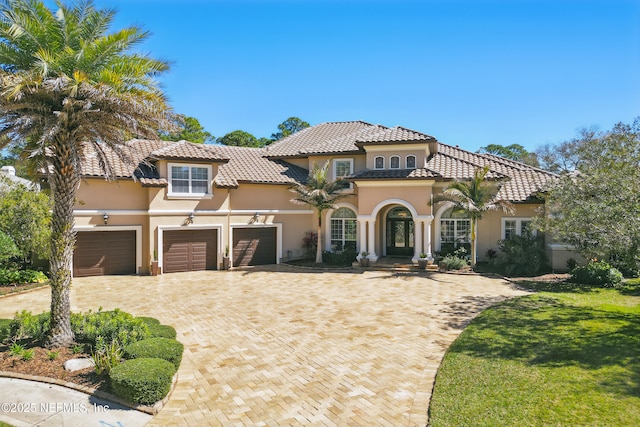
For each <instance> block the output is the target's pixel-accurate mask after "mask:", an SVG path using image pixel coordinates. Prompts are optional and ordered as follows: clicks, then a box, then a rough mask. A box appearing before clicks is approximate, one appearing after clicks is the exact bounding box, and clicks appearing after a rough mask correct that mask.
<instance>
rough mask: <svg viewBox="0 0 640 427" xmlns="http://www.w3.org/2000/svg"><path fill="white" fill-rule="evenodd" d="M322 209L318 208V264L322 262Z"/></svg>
mask: <svg viewBox="0 0 640 427" xmlns="http://www.w3.org/2000/svg"><path fill="white" fill-rule="evenodd" d="M321 233H322V211H320V210H318V247H317V248H316V264H322V236H321Z"/></svg>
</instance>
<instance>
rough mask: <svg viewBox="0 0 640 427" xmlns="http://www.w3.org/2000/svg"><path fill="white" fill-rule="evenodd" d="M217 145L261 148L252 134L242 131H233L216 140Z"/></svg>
mask: <svg viewBox="0 0 640 427" xmlns="http://www.w3.org/2000/svg"><path fill="white" fill-rule="evenodd" d="M216 142H217V143H218V144H222V145H229V146H233V147H261V145H260V144H261V143H260V141H259V140H258V138H256V137H255V136H253V135H252V134H250V133H249V132H245V131H243V130H234V131H233V132H229V133H228V134H226V135H225V136H222V137H220V138H218V139H217V140H216Z"/></svg>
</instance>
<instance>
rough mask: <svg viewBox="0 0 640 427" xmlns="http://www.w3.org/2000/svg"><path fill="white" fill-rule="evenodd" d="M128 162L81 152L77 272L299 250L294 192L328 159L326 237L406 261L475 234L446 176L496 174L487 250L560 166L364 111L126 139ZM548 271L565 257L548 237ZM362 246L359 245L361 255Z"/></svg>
mask: <svg viewBox="0 0 640 427" xmlns="http://www.w3.org/2000/svg"><path fill="white" fill-rule="evenodd" d="M127 150H129V152H130V153H131V157H132V158H133V159H134V160H135V163H136V165H135V166H129V165H128V164H127V163H124V162H122V161H120V160H119V158H118V156H116V155H115V154H112V155H111V161H112V164H113V165H114V166H115V171H116V175H117V178H118V179H117V181H106V180H105V178H104V175H103V174H102V173H101V168H100V165H99V160H98V159H97V157H95V156H91V155H88V156H87V157H86V159H85V163H84V165H83V178H84V179H83V180H82V183H81V185H80V188H79V190H78V193H77V206H76V209H75V221H76V230H77V245H76V250H75V255H74V266H73V272H74V275H75V276H87V275H102V274H148V273H149V271H150V265H151V262H152V261H154V260H157V262H158V264H159V266H160V267H161V269H162V271H163V272H164V273H171V272H178V271H190V270H204V269H218V268H220V266H221V263H222V260H223V257H225V256H227V255H228V257H229V258H230V261H231V265H233V266H248V265H260V264H277V263H280V262H282V261H286V260H291V259H296V258H300V257H302V256H303V255H304V252H303V248H302V242H303V238H304V237H305V235H306V233H307V232H310V231H315V230H316V217H315V215H314V214H313V211H312V210H311V209H310V208H308V207H306V206H303V205H298V204H294V203H293V202H291V199H292V198H293V196H294V195H293V194H292V193H291V192H290V191H289V188H290V187H291V185H292V184H293V183H296V182H304V181H305V180H306V178H307V176H308V173H309V170H310V168H311V167H312V165H313V164H314V163H316V164H318V165H322V164H324V163H325V162H327V161H328V162H330V174H331V179H335V178H338V177H347V178H348V180H349V182H350V186H349V188H348V189H346V190H344V191H346V192H347V194H348V197H346V198H345V199H343V201H342V202H341V203H339V205H338V206H336V208H335V209H333V210H329V211H326V212H325V214H324V215H325V217H324V218H323V230H322V234H323V235H322V244H323V246H324V249H326V250H328V251H340V250H342V249H344V248H352V249H355V250H356V251H357V252H358V253H361V252H368V255H367V257H368V258H369V259H370V260H371V262H375V261H376V260H377V259H378V258H379V257H383V256H401V257H406V258H407V260H409V259H411V260H413V261H414V262H416V261H417V259H418V258H419V254H421V253H426V254H428V255H430V254H435V253H437V252H438V251H441V250H443V249H444V248H446V247H448V248H451V247H452V246H456V245H460V244H465V243H467V242H468V239H469V231H470V230H469V228H470V227H469V220H468V219H465V218H459V217H454V216H452V215H451V210H450V206H448V205H446V204H440V205H435V206H432V205H431V203H430V200H431V198H432V195H433V194H435V193H437V192H440V191H442V189H443V188H444V187H446V186H447V184H448V183H450V182H451V181H452V180H464V179H470V178H471V177H472V176H473V174H474V171H475V170H476V169H477V168H481V167H484V166H488V167H489V169H490V172H489V175H488V177H489V178H491V179H492V180H496V181H498V182H500V183H501V189H500V192H499V193H498V197H499V198H502V199H506V200H510V201H512V202H513V203H514V204H515V206H516V213H515V215H513V216H508V215H505V214H503V213H498V212H495V213H494V212H492V213H488V214H486V215H485V216H484V217H483V219H482V220H481V221H480V222H479V224H478V255H479V258H480V259H482V257H483V256H484V254H485V253H486V252H487V250H488V249H497V242H498V240H500V239H504V238H506V237H509V236H510V235H513V234H520V233H522V232H523V231H525V230H526V229H527V225H528V223H529V221H531V218H532V217H534V216H535V215H537V214H538V211H539V210H538V208H540V207H541V206H542V205H543V201H542V199H541V198H539V197H538V193H539V192H540V191H542V190H543V189H544V186H545V183H546V182H547V181H548V180H550V179H554V177H555V175H553V174H551V173H549V172H546V171H543V170H540V169H536V168H534V167H531V166H527V165H525V164H522V163H518V162H515V161H511V160H507V159H504V158H501V157H498V156H494V155H489V154H477V153H472V152H469V151H466V150H463V149H461V148H458V147H453V146H450V145H446V144H443V143H441V142H439V141H438V140H436V138H434V137H433V136H430V135H426V134H424V133H420V132H416V131H413V130H410V129H406V128H403V127H392V128H389V127H385V126H381V125H373V124H369V123H365V122H361V121H352V122H335V123H323V124H319V125H316V126H313V127H309V128H306V129H304V130H302V131H300V132H297V133H295V134H293V135H290V136H288V137H287V138H284V139H282V140H280V141H277V142H275V143H273V144H272V145H269V146H267V147H265V148H244V147H228V146H218V145H202V144H193V143H190V142H187V141H179V142H170V141H152V140H137V139H136V140H132V141H129V142H127ZM547 248H548V253H549V255H550V259H551V260H552V261H553V267H554V268H557V269H562V268H564V265H565V264H564V263H565V261H566V259H567V258H568V257H570V256H571V255H572V254H571V253H570V252H568V251H567V250H566V248H564V247H562V246H560V245H550V244H549V245H547ZM359 256H362V255H359Z"/></svg>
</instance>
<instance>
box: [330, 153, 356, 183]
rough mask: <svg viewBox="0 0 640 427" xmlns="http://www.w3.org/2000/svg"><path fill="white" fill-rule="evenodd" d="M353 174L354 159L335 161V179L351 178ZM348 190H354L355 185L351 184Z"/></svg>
mask: <svg viewBox="0 0 640 427" xmlns="http://www.w3.org/2000/svg"><path fill="white" fill-rule="evenodd" d="M352 174H353V159H336V160H334V161H333V176H334V177H335V179H338V178H342V177H346V176H350V175H352ZM346 188H347V189H352V188H353V184H351V183H350V184H349V186H348V187H346Z"/></svg>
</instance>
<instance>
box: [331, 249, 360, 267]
mask: <svg viewBox="0 0 640 427" xmlns="http://www.w3.org/2000/svg"><path fill="white" fill-rule="evenodd" d="M356 256H358V253H357V252H356V251H355V250H353V249H351V248H347V249H345V250H343V251H342V252H323V253H322V262H323V263H325V264H329V265H338V266H348V265H351V264H352V263H353V262H354V261H355V260H356Z"/></svg>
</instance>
